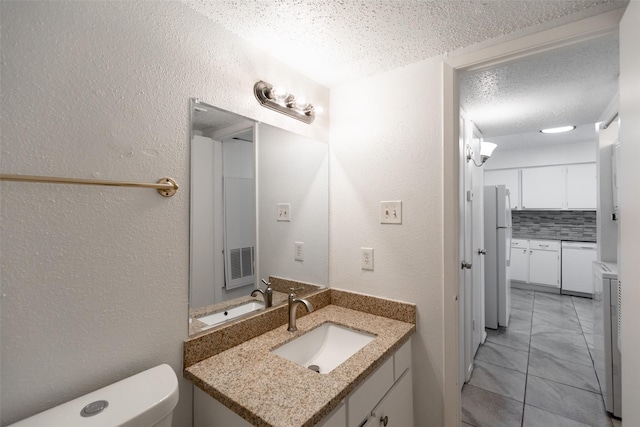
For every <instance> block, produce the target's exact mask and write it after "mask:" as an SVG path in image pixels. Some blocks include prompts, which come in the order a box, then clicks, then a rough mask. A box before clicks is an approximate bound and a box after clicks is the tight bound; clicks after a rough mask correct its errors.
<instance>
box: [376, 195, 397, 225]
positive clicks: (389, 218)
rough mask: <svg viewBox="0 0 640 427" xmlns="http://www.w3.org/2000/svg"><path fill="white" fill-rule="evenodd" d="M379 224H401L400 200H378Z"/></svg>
mask: <svg viewBox="0 0 640 427" xmlns="http://www.w3.org/2000/svg"><path fill="white" fill-rule="evenodd" d="M380 224H402V201H400V200H396V201H388V202H380Z"/></svg>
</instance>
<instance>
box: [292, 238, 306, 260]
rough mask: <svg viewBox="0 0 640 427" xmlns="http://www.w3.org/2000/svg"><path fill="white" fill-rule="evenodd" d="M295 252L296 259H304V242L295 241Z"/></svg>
mask: <svg viewBox="0 0 640 427" xmlns="http://www.w3.org/2000/svg"><path fill="white" fill-rule="evenodd" d="M293 253H294V259H295V260H296V261H304V242H293Z"/></svg>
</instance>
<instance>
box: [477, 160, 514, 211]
mask: <svg viewBox="0 0 640 427" xmlns="http://www.w3.org/2000/svg"><path fill="white" fill-rule="evenodd" d="M484 185H504V186H506V187H507V188H508V189H509V191H510V192H511V209H520V169H502V170H495V171H492V170H485V171H484Z"/></svg>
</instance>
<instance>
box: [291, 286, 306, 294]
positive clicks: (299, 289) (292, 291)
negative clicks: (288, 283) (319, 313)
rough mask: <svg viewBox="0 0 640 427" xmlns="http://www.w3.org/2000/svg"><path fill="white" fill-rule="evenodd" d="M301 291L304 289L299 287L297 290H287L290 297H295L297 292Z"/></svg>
mask: <svg viewBox="0 0 640 427" xmlns="http://www.w3.org/2000/svg"><path fill="white" fill-rule="evenodd" d="M302 290H304V287H302V286H301V287H299V288H289V291H290V292H289V293H290V294H291V295H293V296H295V295H296V292H298V291H302Z"/></svg>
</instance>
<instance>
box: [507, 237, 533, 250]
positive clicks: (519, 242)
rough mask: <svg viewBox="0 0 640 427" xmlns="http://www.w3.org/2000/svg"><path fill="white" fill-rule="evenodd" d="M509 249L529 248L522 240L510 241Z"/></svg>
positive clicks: (527, 243)
mask: <svg viewBox="0 0 640 427" xmlns="http://www.w3.org/2000/svg"><path fill="white" fill-rule="evenodd" d="M511 247H512V248H521V249H523V248H525V249H526V248H528V247H529V241H528V240H524V239H511Z"/></svg>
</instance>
